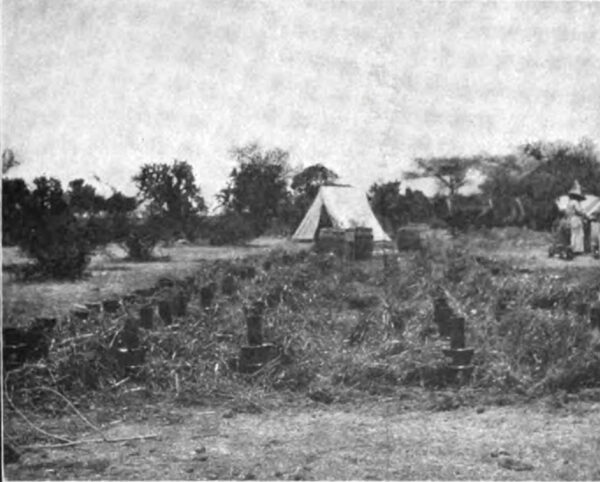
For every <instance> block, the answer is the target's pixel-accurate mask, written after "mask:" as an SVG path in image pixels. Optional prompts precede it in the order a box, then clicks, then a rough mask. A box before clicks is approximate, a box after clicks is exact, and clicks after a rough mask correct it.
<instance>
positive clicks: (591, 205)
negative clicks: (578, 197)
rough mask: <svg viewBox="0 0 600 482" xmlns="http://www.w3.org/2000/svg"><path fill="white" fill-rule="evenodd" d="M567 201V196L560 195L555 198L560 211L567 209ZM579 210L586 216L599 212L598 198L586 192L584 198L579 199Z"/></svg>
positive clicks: (599, 201)
mask: <svg viewBox="0 0 600 482" xmlns="http://www.w3.org/2000/svg"><path fill="white" fill-rule="evenodd" d="M568 203H569V196H561V197H559V198H558V199H557V200H556V205H557V206H558V209H559V210H560V211H564V210H565V209H567V204H568ZM580 204H581V210H582V211H583V212H584V213H585V214H587V215H588V216H593V215H594V214H596V213H597V212H600V198H599V197H597V196H593V195H592V194H586V195H585V199H584V200H583V201H581V203H580Z"/></svg>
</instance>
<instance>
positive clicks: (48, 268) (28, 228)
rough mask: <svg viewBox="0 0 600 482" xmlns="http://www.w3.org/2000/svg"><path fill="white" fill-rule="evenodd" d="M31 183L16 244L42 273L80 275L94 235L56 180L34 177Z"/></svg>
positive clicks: (93, 240)
mask: <svg viewBox="0 0 600 482" xmlns="http://www.w3.org/2000/svg"><path fill="white" fill-rule="evenodd" d="M34 185H35V189H34V190H33V191H32V192H31V194H30V195H29V196H28V197H27V201H26V202H25V206H24V210H23V211H24V229H23V231H22V233H21V235H20V236H19V239H18V245H19V247H20V248H21V249H22V250H23V251H24V252H25V253H26V254H28V255H29V256H31V257H32V258H33V259H35V260H36V268H37V270H38V272H40V273H41V274H43V275H48V276H52V277H54V278H75V277H78V276H81V275H82V274H83V271H84V270H85V268H86V266H87V265H88V263H89V259H90V258H89V256H90V254H91V251H92V249H93V247H94V245H95V239H94V237H93V236H91V235H90V232H89V231H88V230H87V226H86V225H85V224H83V222H82V221H80V220H78V219H77V217H76V216H75V215H74V212H73V210H72V209H71V207H70V206H69V203H68V202H67V199H68V198H67V196H66V195H65V193H64V192H63V189H62V187H61V184H60V181H58V180H57V179H53V178H47V177H38V178H37V179H35V180H34Z"/></svg>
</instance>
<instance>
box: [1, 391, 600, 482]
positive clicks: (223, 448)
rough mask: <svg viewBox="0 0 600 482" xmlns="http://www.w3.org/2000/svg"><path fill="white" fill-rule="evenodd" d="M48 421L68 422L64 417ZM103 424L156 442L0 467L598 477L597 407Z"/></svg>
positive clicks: (32, 471)
mask: <svg viewBox="0 0 600 482" xmlns="http://www.w3.org/2000/svg"><path fill="white" fill-rule="evenodd" d="M165 414H167V415H165ZM55 423H56V424H57V425H58V424H59V422H58V421H56V422H55ZM60 424H61V425H62V426H63V428H64V427H65V426H68V425H69V424H68V422H67V421H65V420H64V419H63V420H61V421H60ZM104 427H106V431H105V433H106V435H107V436H108V437H109V438H120V437H123V438H127V437H132V436H139V435H156V436H157V437H156V438H150V439H145V440H131V441H125V442H121V443H95V444H84V445H76V446H73V447H69V448H66V449H44V450H41V451H40V450H37V451H34V452H29V453H28V454H27V455H25V456H24V457H23V458H22V459H21V462H20V463H19V464H18V465H14V464H11V465H8V466H7V467H6V474H5V475H6V477H7V478H8V479H20V480H22V479H52V480H56V479H63V480H65V479H80V480H93V479H113V480H116V479H121V480H125V479H129V480H133V479H136V480H138V479H146V480H147V479H154V480H161V479H162V480H165V479H168V480H173V479H189V480H192V479H246V480H248V479H284V480H310V479H316V480H319V479H321V480H323V479H346V480H347V479H373V480H378V479H387V480H390V479H445V480H458V479H471V480H483V479H494V480H506V479H510V480H559V479H560V480H575V479H578V480H598V479H599V478H600V457H598V454H599V453H600V403H589V402H576V403H571V404H568V405H567V406H564V407H561V408H552V407H549V406H548V405H547V404H543V403H541V402H540V403H537V404H533V405H526V406H512V407H492V408H487V409H485V410H484V409H483V408H479V409H477V410H476V409H473V408H461V409H459V410H456V411H445V412H432V411H425V410H422V411H415V410H408V411H407V410H403V409H402V408H401V407H400V405H399V404H398V402H390V401H389V400H388V401H387V402H386V401H383V402H378V403H372V404H371V403H368V404H363V405H361V406H357V405H351V406H348V405H341V406H340V405H337V406H335V405H334V406H330V407H324V408H323V406H322V405H321V406H317V405H315V406H312V407H311V406H305V407H303V408H300V409H298V408H287V409H285V410H275V411H269V412H266V413H261V414H235V415H234V414H232V413H231V412H224V411H223V410H218V409H217V410H216V411H214V412H212V411H210V410H207V409H189V408H187V409H177V408H170V409H168V410H165V409H164V408H163V409H161V410H159V409H158V408H157V407H156V406H153V407H147V409H145V410H142V411H140V413H139V414H138V415H137V416H136V417H135V418H131V417H127V420H123V421H118V420H117V422H116V423H114V422H113V423H106V424H104ZM79 436H80V437H82V438H85V437H87V438H97V437H98V434H95V433H93V432H90V433H89V434H88V435H87V436H82V435H81V434H80V435H79Z"/></svg>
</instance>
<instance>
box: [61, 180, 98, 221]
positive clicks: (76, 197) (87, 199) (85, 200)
mask: <svg viewBox="0 0 600 482" xmlns="http://www.w3.org/2000/svg"><path fill="white" fill-rule="evenodd" d="M67 196H68V198H69V205H70V206H71V209H73V212H75V213H77V214H80V215H87V216H92V215H94V214H97V213H99V212H100V211H102V210H104V209H105V207H106V199H104V197H103V196H100V195H99V194H97V193H96V188H94V186H91V185H89V184H86V183H85V181H84V180H83V179H74V180H73V181H71V182H69V190H68V191H67Z"/></svg>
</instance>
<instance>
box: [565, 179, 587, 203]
mask: <svg viewBox="0 0 600 482" xmlns="http://www.w3.org/2000/svg"><path fill="white" fill-rule="evenodd" d="M568 194H569V197H572V198H574V199H579V200H580V201H583V200H584V199H585V195H584V194H583V193H582V192H581V186H580V185H579V181H577V180H575V182H574V183H573V187H572V188H571V190H570V191H569V193H568Z"/></svg>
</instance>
